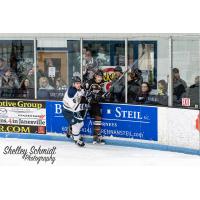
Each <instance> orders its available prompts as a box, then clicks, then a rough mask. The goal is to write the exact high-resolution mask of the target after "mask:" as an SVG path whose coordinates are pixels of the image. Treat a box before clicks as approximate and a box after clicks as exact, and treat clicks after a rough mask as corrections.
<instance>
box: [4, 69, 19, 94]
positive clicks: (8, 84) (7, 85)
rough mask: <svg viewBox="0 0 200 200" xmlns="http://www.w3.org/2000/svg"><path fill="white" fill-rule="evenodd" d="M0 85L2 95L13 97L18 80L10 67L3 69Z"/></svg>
mask: <svg viewBox="0 0 200 200" xmlns="http://www.w3.org/2000/svg"><path fill="white" fill-rule="evenodd" d="M0 83H1V87H2V89H3V94H2V96H4V97H15V96H16V92H17V89H19V81H18V78H17V76H16V74H15V73H14V72H13V71H11V69H10V68H7V69H6V70H5V73H4V75H3V76H2V77H1V81H0Z"/></svg>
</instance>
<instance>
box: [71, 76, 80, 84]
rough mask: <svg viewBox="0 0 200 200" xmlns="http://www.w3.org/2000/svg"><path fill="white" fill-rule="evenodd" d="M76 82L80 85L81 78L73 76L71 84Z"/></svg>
mask: <svg viewBox="0 0 200 200" xmlns="http://www.w3.org/2000/svg"><path fill="white" fill-rule="evenodd" d="M77 82H80V83H81V78H80V77H79V76H73V77H72V83H77Z"/></svg>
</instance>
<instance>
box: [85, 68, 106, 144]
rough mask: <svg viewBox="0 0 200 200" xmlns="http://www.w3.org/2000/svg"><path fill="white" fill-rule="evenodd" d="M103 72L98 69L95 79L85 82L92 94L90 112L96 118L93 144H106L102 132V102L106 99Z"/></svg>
mask: <svg viewBox="0 0 200 200" xmlns="http://www.w3.org/2000/svg"><path fill="white" fill-rule="evenodd" d="M103 86H104V81H103V72H102V71H101V70H98V71H97V72H96V73H95V74H94V77H93V79H91V80H89V81H88V82H86V83H85V89H86V91H87V92H88V93H89V94H90V99H91V100H90V109H89V113H90V116H91V117H92V118H94V123H93V125H94V134H93V144H96V143H99V144H105V141H104V139H103V136H102V134H101V119H102V118H101V105H100V102H103V101H104V98H103V94H104V92H103Z"/></svg>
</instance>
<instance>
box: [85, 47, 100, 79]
mask: <svg viewBox="0 0 200 200" xmlns="http://www.w3.org/2000/svg"><path fill="white" fill-rule="evenodd" d="M97 70H98V63H97V62H96V61H95V60H94V58H93V57H92V52H91V51H89V50H87V51H86V53H85V58H84V59H83V80H84V82H85V81H88V80H91V79H92V78H93V76H94V74H95V73H96V72H97Z"/></svg>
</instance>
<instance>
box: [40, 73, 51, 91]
mask: <svg viewBox="0 0 200 200" xmlns="http://www.w3.org/2000/svg"><path fill="white" fill-rule="evenodd" d="M39 86H40V87H39V89H45V90H53V89H54V88H53V86H51V85H50V84H49V81H48V78H47V77H44V76H43V77H41V78H40V80H39Z"/></svg>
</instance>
